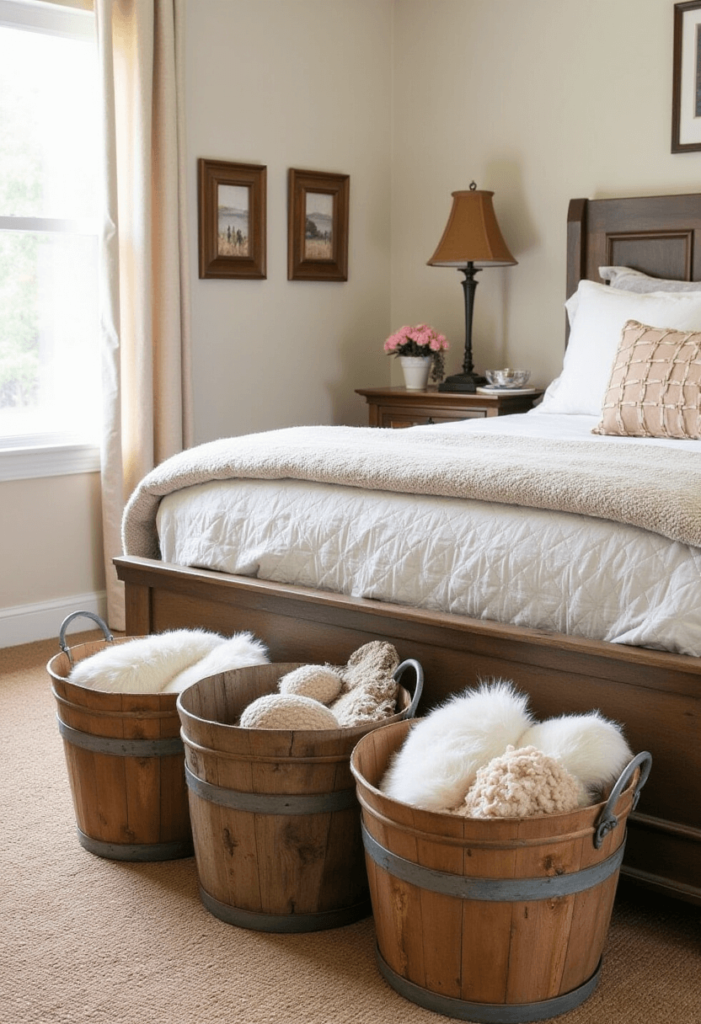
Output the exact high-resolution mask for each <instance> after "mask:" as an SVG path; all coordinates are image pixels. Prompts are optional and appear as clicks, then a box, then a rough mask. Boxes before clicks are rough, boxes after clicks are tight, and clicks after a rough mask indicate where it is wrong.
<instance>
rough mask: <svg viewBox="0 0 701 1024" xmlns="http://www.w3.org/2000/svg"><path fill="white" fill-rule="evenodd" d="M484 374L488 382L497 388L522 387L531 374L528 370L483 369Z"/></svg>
mask: <svg viewBox="0 0 701 1024" xmlns="http://www.w3.org/2000/svg"><path fill="white" fill-rule="evenodd" d="M484 375H485V377H486V378H487V380H488V381H489V383H490V384H494V385H495V386H496V387H499V388H522V387H523V385H524V384H526V383H527V381H528V378H529V377H530V375H531V371H530V370H511V369H508V368H507V369H505V370H485V371H484Z"/></svg>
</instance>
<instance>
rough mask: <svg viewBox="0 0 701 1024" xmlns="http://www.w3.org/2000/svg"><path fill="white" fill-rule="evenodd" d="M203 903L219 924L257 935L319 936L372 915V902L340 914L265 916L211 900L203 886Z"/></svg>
mask: <svg viewBox="0 0 701 1024" xmlns="http://www.w3.org/2000/svg"><path fill="white" fill-rule="evenodd" d="M200 899H201V900H202V903H203V905H204V906H205V907H206V908H207V910H208V911H209V912H210V914H213V915H214V916H215V917H218V918H219V920H220V921H226V923H227V924H234V925H236V926H237V927H239V928H250V929H251V930H252V931H256V932H318V931H325V930H326V929H327V928H341V927H343V926H344V925H347V924H352V923H353V922H354V921H360V920H361V919H362V918H364V917H369V916H370V914H371V913H372V905H371V903H370V900H369V899H367V900H363V901H362V902H361V903H353V904H352V905H351V906H349V907H340V908H339V909H338V910H322V911H320V912H319V913H317V914H264V913H260V912H259V911H255V910H243V909H242V908H241V907H232V906H230V905H229V904H228V903H222V902H221V901H220V900H217V899H215V898H214V896H211V895H210V894H209V893H208V892H207V890H206V889H203V888H202V886H200Z"/></svg>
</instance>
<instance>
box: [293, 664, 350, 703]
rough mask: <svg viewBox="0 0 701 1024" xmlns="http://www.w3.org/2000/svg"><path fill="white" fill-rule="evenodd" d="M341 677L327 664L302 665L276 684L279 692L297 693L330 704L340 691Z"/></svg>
mask: <svg viewBox="0 0 701 1024" xmlns="http://www.w3.org/2000/svg"><path fill="white" fill-rule="evenodd" d="M341 686H342V682H341V677H340V675H339V674H338V672H335V671H334V670H333V669H332V668H331V667H330V666H329V665H302V666H301V667H300V668H295V669H293V670H292V672H288V673H287V675H284V676H283V677H282V679H280V681H279V682H278V684H277V688H278V690H279V691H280V693H297V694H300V695H301V696H302V697H312V698H313V699H314V700H318V701H321V703H322V704H330V703H331V701H332V700H335V698H336V697H338V695H339V693H340V692H341Z"/></svg>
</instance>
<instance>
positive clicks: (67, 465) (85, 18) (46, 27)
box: [0, 0, 100, 482]
mask: <svg viewBox="0 0 701 1024" xmlns="http://www.w3.org/2000/svg"><path fill="white" fill-rule="evenodd" d="M69 2H70V0H69ZM0 28H15V29H24V30H25V31H29V32H41V33H42V34H44V35H57V36H62V37H70V38H74V39H75V38H82V39H92V40H94V39H95V15H94V13H93V11H92V10H85V9H77V8H73V7H63V6H60V5H59V4H58V3H56V0H49V2H42V0H0ZM0 229H2V230H9V231H37V232H39V231H41V232H46V233H48V232H52V231H56V232H61V233H70V234H81V235H84V234H87V235H93V236H96V237H97V235H98V231H97V225H96V224H93V223H91V222H90V221H87V220H84V219H82V220H63V219H59V218H55V217H7V216H0ZM99 470H100V447H99V445H98V444H89V443H85V442H83V441H81V440H79V439H71V438H70V436H66V435H60V434H56V435H51V434H42V433H36V434H27V435H16V436H11V435H0V482H4V481H9V480H22V479H30V478H37V477H49V476H63V475H68V474H73V473H94V472H99Z"/></svg>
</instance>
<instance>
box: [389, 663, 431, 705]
mask: <svg viewBox="0 0 701 1024" xmlns="http://www.w3.org/2000/svg"><path fill="white" fill-rule="evenodd" d="M410 667H411V668H413V670H414V672H415V673H416V681H415V683H414V692H413V693H412V695H411V704H410V705H409V707H408V708H407V709H406V711H405V712H404V715H403V717H404V718H413V717H414V715H415V714H416V709H417V707H418V706H419V701H420V700H421V693H422V691H423V688H424V670H423V669H422V668H421V665H420V664H419V662H418V661H416V660H415V659H414V658H407V660H406V661H403V662H402V663H401V665H398V666H397V668H396V669H395V670H394V674H393V676H392V678H393V679H394V681H395V682H396V683H398V682H399V681H400V679H401V678H402V676H403V675H404V673H405V671H406V670H407V669H408V668H410ZM409 692H410V693H411V690H410V691H409Z"/></svg>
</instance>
